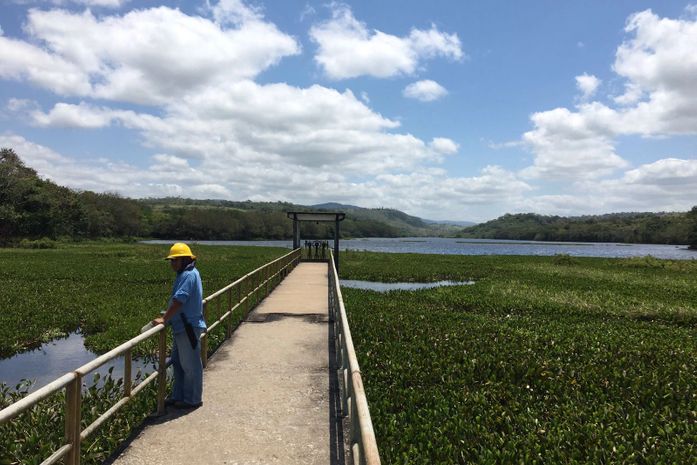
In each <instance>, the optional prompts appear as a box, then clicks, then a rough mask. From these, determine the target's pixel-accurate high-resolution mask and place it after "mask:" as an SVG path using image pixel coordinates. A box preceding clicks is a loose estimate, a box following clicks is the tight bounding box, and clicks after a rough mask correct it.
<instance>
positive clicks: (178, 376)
mask: <svg viewBox="0 0 697 465" xmlns="http://www.w3.org/2000/svg"><path fill="white" fill-rule="evenodd" d="M177 339H178V338H177V334H174V335H173V336H172V357H171V358H172V369H173V371H174V386H173V387H172V395H171V396H170V400H173V401H181V400H182V399H183V392H182V386H183V384H184V370H183V369H182V364H181V361H180V356H179V344H178V341H177ZM186 342H187V344H188V341H186Z"/></svg>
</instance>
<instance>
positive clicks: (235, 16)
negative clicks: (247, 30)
mask: <svg viewBox="0 0 697 465" xmlns="http://www.w3.org/2000/svg"><path fill="white" fill-rule="evenodd" d="M206 3H207V5H208V8H209V9H210V11H211V13H212V15H213V19H214V20H215V22H216V23H217V24H221V25H225V24H233V25H238V26H239V25H242V24H244V23H248V22H254V21H261V20H262V19H263V16H262V15H261V13H260V11H259V10H255V9H254V8H251V7H249V6H247V5H245V4H244V3H243V2H242V0H220V1H219V2H218V3H216V4H215V5H212V6H211V5H210V1H209V0H207V1H206Z"/></svg>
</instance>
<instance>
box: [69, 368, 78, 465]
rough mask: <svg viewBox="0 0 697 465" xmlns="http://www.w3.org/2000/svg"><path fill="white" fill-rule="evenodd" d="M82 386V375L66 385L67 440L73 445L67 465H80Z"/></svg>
mask: <svg viewBox="0 0 697 465" xmlns="http://www.w3.org/2000/svg"><path fill="white" fill-rule="evenodd" d="M81 387H82V377H81V376H80V375H77V376H76V377H75V379H74V380H72V381H71V382H70V384H68V385H67V386H66V387H65V442H66V444H70V445H72V448H71V449H70V452H68V455H67V457H66V460H65V464H66V465H80V416H81V415H80V406H81V405H80V404H81V402H82V392H81V390H80V388H81Z"/></svg>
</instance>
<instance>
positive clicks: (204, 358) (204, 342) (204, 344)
mask: <svg viewBox="0 0 697 465" xmlns="http://www.w3.org/2000/svg"><path fill="white" fill-rule="evenodd" d="M207 319H208V301H204V302H203V321H206V320H207ZM204 331H205V332H204V333H203V337H202V338H201V341H200V344H201V363H202V364H203V368H206V365H208V330H204Z"/></svg>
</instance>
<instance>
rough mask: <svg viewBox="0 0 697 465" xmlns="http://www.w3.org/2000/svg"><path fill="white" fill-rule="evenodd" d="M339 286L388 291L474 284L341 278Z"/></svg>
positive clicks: (468, 282)
mask: <svg viewBox="0 0 697 465" xmlns="http://www.w3.org/2000/svg"><path fill="white" fill-rule="evenodd" d="M339 282H340V284H341V287H349V288H353V289H365V290H368V291H376V292H390V291H416V290H419V289H432V288H434V287H443V286H468V285H472V284H474V281H437V282H433V283H381V282H378V281H361V280H355V279H341V280H340V281H339Z"/></svg>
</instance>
